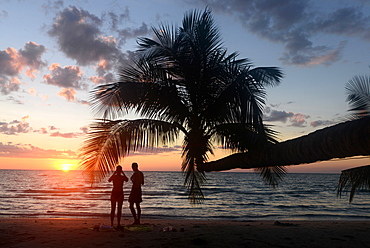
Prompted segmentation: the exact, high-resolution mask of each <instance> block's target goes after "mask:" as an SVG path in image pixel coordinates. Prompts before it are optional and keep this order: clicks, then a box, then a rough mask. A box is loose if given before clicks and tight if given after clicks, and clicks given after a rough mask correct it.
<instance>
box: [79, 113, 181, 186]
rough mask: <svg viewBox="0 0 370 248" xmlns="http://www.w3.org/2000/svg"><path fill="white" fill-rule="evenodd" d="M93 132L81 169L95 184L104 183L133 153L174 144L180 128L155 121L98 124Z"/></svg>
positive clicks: (94, 125) (81, 153)
mask: <svg viewBox="0 0 370 248" xmlns="http://www.w3.org/2000/svg"><path fill="white" fill-rule="evenodd" d="M90 130H91V131H90V132H89V133H88V136H87V138H86V139H85V141H84V144H83V146H82V147H81V149H80V154H79V156H80V158H81V161H82V162H81V163H80V168H82V169H83V170H84V171H85V173H86V174H87V175H88V176H89V178H90V180H91V181H92V182H93V181H101V180H102V179H103V178H104V177H105V176H107V174H109V172H110V171H112V170H113V169H114V168H115V166H116V165H117V163H118V162H119V160H120V159H121V158H124V157H125V156H127V155H128V154H129V153H130V152H134V151H138V150H150V149H153V148H154V147H157V146H159V145H167V144H169V143H172V142H173V141H174V140H175V139H176V138H177V135H178V130H179V127H178V126H177V125H175V124H171V123H168V122H163V121H157V120H151V119H139V120H116V121H108V120H97V121H96V122H95V123H93V124H92V125H91V126H90Z"/></svg>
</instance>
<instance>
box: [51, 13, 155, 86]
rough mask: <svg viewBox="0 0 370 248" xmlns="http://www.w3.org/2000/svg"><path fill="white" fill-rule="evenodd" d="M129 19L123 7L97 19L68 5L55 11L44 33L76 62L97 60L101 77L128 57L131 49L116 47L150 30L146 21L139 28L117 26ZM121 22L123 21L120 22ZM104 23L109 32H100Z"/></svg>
mask: <svg viewBox="0 0 370 248" xmlns="http://www.w3.org/2000/svg"><path fill="white" fill-rule="evenodd" d="M129 20H130V13H129V10H128V8H127V7H126V9H125V11H124V13H122V14H120V15H117V14H115V13H113V12H108V13H103V15H102V17H101V18H99V17H98V16H96V15H93V14H91V13H89V12H88V11H86V10H83V9H80V8H77V7H75V6H70V7H69V8H65V9H63V10H62V11H59V12H58V13H57V16H56V17H55V18H54V23H53V24H52V25H51V27H50V28H49V30H48V34H49V36H51V37H54V38H55V39H56V41H57V44H58V46H59V49H60V50H61V51H62V52H63V53H64V54H65V55H66V56H67V57H68V58H71V59H73V60H75V61H76V62H77V64H78V65H81V66H87V65H93V64H96V63H99V64H98V66H97V68H96V69H97V74H98V77H99V78H103V77H106V74H109V73H110V72H111V71H112V70H114V71H116V70H117V69H118V68H119V67H121V66H122V65H124V64H126V63H127V62H128V61H129V59H130V58H131V56H132V54H133V53H132V52H131V51H126V52H122V51H121V50H120V46H121V45H122V44H124V43H126V40H127V39H132V38H134V39H136V38H137V37H138V36H145V35H148V34H149V33H151V32H152V31H151V29H150V28H149V27H148V25H147V24H146V23H142V24H141V26H139V27H124V28H121V25H123V24H124V25H127V21H129ZM124 21H126V22H125V23H123V22H124ZM107 25H108V26H109V29H110V31H111V32H110V33H109V34H106V33H104V32H103V30H104V28H106V26H107ZM112 34H113V35H112ZM102 61H105V62H104V63H105V64H104V65H103V64H101V63H102ZM107 61H109V64H108V63H107ZM95 81H97V80H95Z"/></svg>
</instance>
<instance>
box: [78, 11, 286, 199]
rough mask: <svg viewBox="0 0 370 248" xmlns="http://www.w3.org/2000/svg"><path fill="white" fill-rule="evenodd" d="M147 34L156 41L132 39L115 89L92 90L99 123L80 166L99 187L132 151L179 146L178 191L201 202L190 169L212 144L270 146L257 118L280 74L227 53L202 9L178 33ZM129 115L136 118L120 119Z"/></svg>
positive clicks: (270, 136) (197, 175)
mask: <svg viewBox="0 0 370 248" xmlns="http://www.w3.org/2000/svg"><path fill="white" fill-rule="evenodd" d="M153 31H154V34H155V39H150V38H140V39H139V40H138V45H139V48H138V50H137V52H136V55H137V56H136V57H135V59H134V61H133V62H132V64H131V65H129V66H127V67H125V68H123V69H122V71H121V72H120V79H119V81H118V82H114V83H110V84H105V85H99V86H97V87H96V88H95V89H94V90H93V92H92V100H91V103H92V108H93V110H94V111H95V113H96V115H98V116H99V117H98V118H99V119H97V120H96V121H95V122H94V123H92V124H91V126H90V132H89V134H88V135H87V137H86V139H85V141H84V144H83V146H82V148H81V158H82V160H81V161H82V162H81V164H80V165H81V167H82V168H83V169H84V170H85V171H86V172H90V175H91V176H93V177H94V179H97V180H101V179H102V178H104V177H105V176H106V175H107V174H108V173H109V172H110V171H111V170H113V169H114V167H115V166H116V165H117V163H118V162H119V161H120V159H121V158H123V157H125V156H127V155H128V154H129V153H130V152H134V151H137V150H142V149H146V150H147V149H149V150H150V149H152V148H155V147H158V146H165V145H169V144H175V143H176V142H179V139H182V147H183V148H182V158H183V162H182V166H181V168H182V171H183V172H184V176H185V183H184V185H185V186H186V187H187V188H188V191H189V199H190V201H191V202H192V203H199V202H201V201H202V200H203V199H204V195H203V193H202V190H201V186H202V184H203V183H204V181H205V174H204V173H203V172H198V171H197V169H196V166H197V165H198V164H202V163H204V162H206V161H208V156H209V155H211V154H213V151H214V148H215V146H216V145H221V146H223V147H224V148H228V149H230V150H231V151H246V150H248V149H254V148H257V147H261V146H264V145H266V144H271V143H276V140H275V133H274V132H273V131H272V130H271V129H270V128H269V127H267V126H265V125H264V124H263V123H262V112H263V107H264V104H265V97H266V92H265V87H266V86H275V85H278V84H279V83H280V81H281V79H282V72H281V70H280V69H279V68H276V67H253V66H252V64H251V63H250V62H249V60H248V59H238V58H237V57H238V54H237V53H231V54H228V53H227V50H226V49H225V48H224V47H223V44H222V41H221V37H220V33H219V30H218V28H217V27H216V25H215V23H214V20H213V18H212V16H211V13H210V11H208V10H207V9H206V10H205V11H204V12H200V11H197V10H194V11H190V12H187V13H186V14H185V16H184V18H183V21H182V25H181V26H180V27H174V26H169V25H165V24H162V25H161V26H160V27H159V28H158V29H156V28H153ZM132 112H134V113H135V114H136V115H137V116H138V119H124V118H123V117H124V116H125V115H127V114H128V113H132ZM96 172H97V173H96ZM263 173H266V171H264V172H263ZM267 175H269V173H267Z"/></svg>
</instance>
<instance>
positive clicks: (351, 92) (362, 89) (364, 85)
mask: <svg viewBox="0 0 370 248" xmlns="http://www.w3.org/2000/svg"><path fill="white" fill-rule="evenodd" d="M346 94H347V101H348V103H349V105H350V109H349V111H352V112H354V113H355V114H356V115H357V116H367V115H369V114H370V77H367V76H355V77H353V78H352V79H351V80H350V81H349V82H348V83H347V85H346Z"/></svg>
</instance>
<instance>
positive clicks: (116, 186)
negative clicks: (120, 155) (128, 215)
mask: <svg viewBox="0 0 370 248" xmlns="http://www.w3.org/2000/svg"><path fill="white" fill-rule="evenodd" d="M108 181H109V182H112V181H113V189H112V193H111V196H110V203H111V209H110V223H111V226H113V221H114V214H115V212H116V205H118V209H117V222H118V224H117V229H119V228H121V216H122V205H123V198H124V194H123V183H124V182H128V178H127V177H126V175H125V173H123V170H122V166H120V165H118V166H117V168H116V171H115V172H114V173H113V175H112V176H111V177H110V178H109V180H108Z"/></svg>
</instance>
